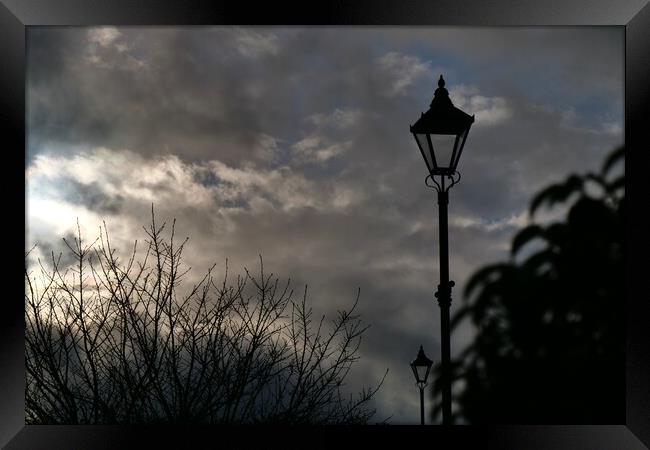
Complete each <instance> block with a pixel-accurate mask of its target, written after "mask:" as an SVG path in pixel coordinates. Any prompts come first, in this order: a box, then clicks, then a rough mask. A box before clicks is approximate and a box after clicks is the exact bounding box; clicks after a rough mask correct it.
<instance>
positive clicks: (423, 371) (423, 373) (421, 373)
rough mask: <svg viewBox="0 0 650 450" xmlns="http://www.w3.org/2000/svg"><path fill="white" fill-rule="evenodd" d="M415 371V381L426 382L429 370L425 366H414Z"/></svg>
mask: <svg viewBox="0 0 650 450" xmlns="http://www.w3.org/2000/svg"><path fill="white" fill-rule="evenodd" d="M415 370H416V371H417V373H418V380H417V381H426V378H427V372H428V371H429V368H428V367H427V366H415Z"/></svg>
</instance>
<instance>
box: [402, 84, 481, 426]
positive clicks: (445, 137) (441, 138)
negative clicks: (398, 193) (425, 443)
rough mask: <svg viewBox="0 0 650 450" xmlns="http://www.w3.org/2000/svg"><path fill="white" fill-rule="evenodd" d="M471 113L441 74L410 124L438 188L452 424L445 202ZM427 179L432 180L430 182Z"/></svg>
mask: <svg viewBox="0 0 650 450" xmlns="http://www.w3.org/2000/svg"><path fill="white" fill-rule="evenodd" d="M472 123H474V116H470V115H469V114H467V113H465V112H463V111H461V110H460V109H458V108H456V107H455V106H454V105H453V104H452V103H451V99H450V98H449V92H448V91H447V89H445V80H443V78H442V75H440V80H438V89H436V91H435V92H434V94H433V100H431V104H430V107H429V110H428V111H427V112H425V113H422V115H421V116H420V118H419V119H418V120H417V122H415V124H413V125H411V127H410V130H411V133H413V136H414V137H415V141H416V142H417V144H418V147H419V149H420V152H421V153H422V157H423V158H424V162H425V163H426V165H427V169H428V170H429V175H427V177H426V179H425V180H424V182H425V184H426V185H427V186H428V187H430V188H433V189H435V190H436V191H438V205H439V206H438V223H439V235H440V284H439V285H438V290H437V292H436V293H435V296H436V298H437V299H438V305H439V306H440V334H441V343H440V345H441V347H442V348H441V356H442V423H443V425H449V424H451V370H450V356H449V354H450V350H449V347H450V345H449V341H450V337H449V333H450V331H449V307H450V305H451V288H452V287H453V286H454V282H453V281H449V248H448V236H447V234H448V231H447V204H448V203H449V197H448V195H447V193H448V191H449V189H450V188H451V187H452V186H453V185H455V184H456V183H458V181H460V172H458V171H457V170H456V166H457V165H458V160H459V159H460V155H461V153H462V152H463V147H464V145H465V140H466V139H467V134H468V133H469V129H470V127H471V126H472ZM429 181H431V183H433V184H430V183H429Z"/></svg>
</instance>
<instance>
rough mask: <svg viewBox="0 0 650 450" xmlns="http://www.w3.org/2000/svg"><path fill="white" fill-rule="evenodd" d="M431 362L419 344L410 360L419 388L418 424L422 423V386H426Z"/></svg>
mask: <svg viewBox="0 0 650 450" xmlns="http://www.w3.org/2000/svg"><path fill="white" fill-rule="evenodd" d="M431 364H433V361H431V360H430V359H429V358H427V355H425V354H424V350H423V349H422V346H421V345H420V351H419V352H418V356H417V358H415V359H414V360H413V361H412V362H411V369H413V375H414V376H415V384H417V386H418V387H419V388H420V425H424V388H425V387H426V386H427V378H428V377H429V371H430V370H431Z"/></svg>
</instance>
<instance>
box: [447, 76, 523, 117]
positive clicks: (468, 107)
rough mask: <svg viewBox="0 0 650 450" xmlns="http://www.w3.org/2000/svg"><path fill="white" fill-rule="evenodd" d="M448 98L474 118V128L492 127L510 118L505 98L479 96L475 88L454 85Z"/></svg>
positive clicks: (509, 110) (510, 111)
mask: <svg viewBox="0 0 650 450" xmlns="http://www.w3.org/2000/svg"><path fill="white" fill-rule="evenodd" d="M449 96H450V97H451V99H452V101H453V103H454V106H456V107H457V108H460V109H462V110H463V111H466V112H468V114H473V115H475V116H476V117H475V121H476V122H475V123H476V125H475V126H479V127H481V126H493V125H497V124H499V123H503V122H505V121H507V120H508V119H510V118H511V117H512V109H511V108H510V107H509V106H508V102H507V100H506V99H505V98H503V97H486V96H483V95H480V93H479V89H478V87H476V86H466V85H464V84H459V85H456V86H454V87H453V88H452V89H451V91H450V93H449Z"/></svg>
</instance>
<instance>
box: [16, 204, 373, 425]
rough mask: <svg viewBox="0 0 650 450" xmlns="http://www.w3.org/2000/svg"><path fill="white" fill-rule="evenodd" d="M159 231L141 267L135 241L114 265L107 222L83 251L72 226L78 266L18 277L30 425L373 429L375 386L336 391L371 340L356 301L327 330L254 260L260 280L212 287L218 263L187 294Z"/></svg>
mask: <svg viewBox="0 0 650 450" xmlns="http://www.w3.org/2000/svg"><path fill="white" fill-rule="evenodd" d="M164 229H165V224H163V225H157V224H156V221H155V216H154V212H153V207H152V213H151V224H150V226H149V227H148V228H145V231H146V232H147V235H148V241H147V246H146V253H145V255H144V257H142V256H139V254H138V252H137V241H136V243H135V245H134V247H133V251H132V253H131V254H130V256H128V257H127V258H125V259H121V258H120V257H119V256H118V255H117V252H116V250H115V249H114V248H113V247H112V246H111V244H110V240H109V238H108V231H107V229H106V225H105V224H104V227H103V230H100V237H99V238H98V239H97V240H96V241H95V242H93V243H91V244H90V245H87V244H85V243H84V242H83V241H82V236H81V232H80V230H79V227H78V233H77V237H75V239H74V242H71V240H69V239H68V240H65V242H66V244H67V245H68V248H69V250H70V252H71V253H72V255H73V256H74V259H75V261H76V262H75V264H74V265H73V266H72V267H64V265H63V264H61V257H60V256H59V257H58V258H55V256H54V254H53V253H52V255H51V264H50V265H47V264H44V262H42V261H39V267H37V269H38V270H36V273H33V272H34V271H33V270H30V269H29V268H28V267H26V270H25V306H26V308H25V323H26V330H25V341H26V354H25V364H26V373H27V380H26V391H25V403H26V410H25V416H26V422H27V423H29V424H115V423H118V424H130V423H136V424H137V423H209V424H238V423H264V424H270V423H278V424H337V423H345V424H350V423H352V424H363V423H367V421H368V420H369V419H370V417H372V416H373V414H374V410H372V409H371V408H370V400H371V399H372V397H373V395H374V394H375V393H376V392H377V390H378V389H379V387H380V386H381V384H382V383H383V379H382V380H381V381H380V383H379V385H378V386H377V387H375V388H374V389H366V388H364V389H363V390H362V391H361V392H359V393H358V394H357V395H356V396H352V395H350V396H346V395H344V394H343V393H342V391H341V388H342V386H344V384H345V378H346V376H347V374H348V371H349V370H350V368H351V366H352V364H353V363H354V362H355V361H357V360H358V358H359V355H358V349H359V344H360V341H361V336H362V334H363V333H364V331H365V330H366V329H367V326H362V323H361V320H360V318H359V316H358V315H357V314H355V313H354V310H355V307H356V305H357V301H358V298H359V293H358V292H357V299H356V300H355V302H354V305H353V306H352V307H351V308H350V309H349V310H343V311H339V312H338V316H337V317H336V318H335V319H333V320H332V321H331V323H330V324H329V325H330V326H329V327H328V324H327V323H324V317H323V318H321V319H320V321H315V322H314V320H313V318H312V310H311V309H310V308H308V307H307V306H306V298H307V287H306V286H305V291H304V294H303V295H302V299H294V298H293V291H292V290H291V288H290V281H289V280H287V282H286V283H284V284H281V283H279V280H278V278H274V277H273V274H267V273H265V271H264V265H263V262H262V258H261V257H260V271H259V274H258V275H252V274H250V273H249V272H248V270H246V274H245V275H244V276H241V277H240V276H238V277H237V280H236V282H235V283H234V284H230V283H229V282H228V275H227V267H226V275H225V276H224V278H223V281H222V282H221V283H219V282H217V281H216V280H215V279H214V278H213V274H212V270H213V269H214V266H213V267H212V268H210V269H209V270H208V272H207V273H206V274H205V276H204V277H203V278H202V279H200V280H199V281H198V282H196V283H194V284H193V285H191V286H188V288H189V289H183V287H182V285H183V283H182V280H183V278H184V277H185V275H186V274H187V273H188V271H189V268H188V269H186V270H183V264H182V263H181V255H182V252H183V248H184V246H185V242H186V241H184V242H181V243H180V244H179V243H178V242H176V241H175V239H174V226H173V225H172V227H171V234H170V235H168V236H165V233H164ZM28 255H29V252H28ZM385 376H386V375H384V377H385Z"/></svg>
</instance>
